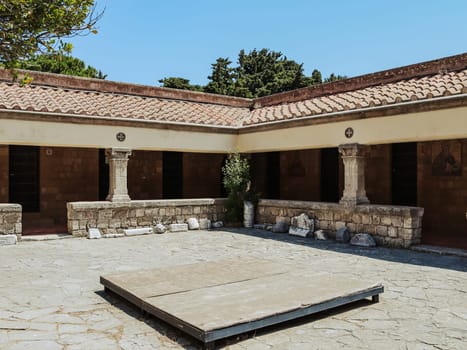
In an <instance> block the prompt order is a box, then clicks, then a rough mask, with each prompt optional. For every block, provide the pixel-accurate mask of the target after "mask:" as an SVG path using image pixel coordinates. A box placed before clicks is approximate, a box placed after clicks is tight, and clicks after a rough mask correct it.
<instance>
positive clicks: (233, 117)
mask: <svg viewBox="0 0 467 350" xmlns="http://www.w3.org/2000/svg"><path fill="white" fill-rule="evenodd" d="M0 106H2V107H3V108H4V109H15V110H24V111H37V112H50V113H52V114H55V113H62V114H69V115H77V116H87V117H96V118H98V117H110V118H123V119H142V120H154V121H166V122H167V121H170V122H180V123H187V124H197V125H213V126H230V127H231V126H233V127H236V126H238V125H240V123H241V121H242V120H243V119H244V118H246V117H247V116H248V113H249V109H248V108H241V107H231V106H222V105H217V104H209V103H201V102H191V101H180V100H167V99H161V98H148V97H141V96H131V95H119V94H112V93H99V92H89V91H82V90H72V89H60V88H53V87H47V86H35V85H30V86H20V85H19V84H13V83H7V82H0Z"/></svg>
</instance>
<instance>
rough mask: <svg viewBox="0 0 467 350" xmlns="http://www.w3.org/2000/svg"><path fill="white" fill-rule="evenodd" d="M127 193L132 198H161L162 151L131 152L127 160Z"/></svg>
mask: <svg viewBox="0 0 467 350" xmlns="http://www.w3.org/2000/svg"><path fill="white" fill-rule="evenodd" d="M128 194H129V196H130V198H131V199H134V200H147V199H162V152H159V151H139V150H135V151H133V152H132V154H131V156H130V159H129V161H128Z"/></svg>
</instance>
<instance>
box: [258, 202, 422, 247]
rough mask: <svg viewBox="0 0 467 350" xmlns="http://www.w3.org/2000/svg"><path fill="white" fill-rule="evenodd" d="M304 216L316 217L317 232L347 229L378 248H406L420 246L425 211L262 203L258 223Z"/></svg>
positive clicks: (378, 206)
mask: <svg viewBox="0 0 467 350" xmlns="http://www.w3.org/2000/svg"><path fill="white" fill-rule="evenodd" d="M301 213H306V214H308V215H309V216H310V217H313V218H314V219H315V220H316V227H317V229H323V230H325V231H328V232H330V233H334V232H335V231H336V230H338V229H339V228H341V227H344V226H346V227H347V228H348V229H349V231H350V232H351V233H369V234H371V235H372V236H373V237H374V239H375V241H376V242H377V243H378V244H379V245H384V246H391V247H405V248H407V247H410V246H411V245H413V244H418V243H420V238H421V232H422V216H423V208H417V207H401V206H388V205H372V204H365V205H357V206H356V207H345V206H342V205H339V204H337V203H322V202H304V201H284V200H260V202H259V205H258V210H257V219H256V221H257V222H258V223H275V221H276V217H278V216H281V217H285V218H286V219H287V218H288V219H291V218H292V217H294V216H297V215H300V214H301Z"/></svg>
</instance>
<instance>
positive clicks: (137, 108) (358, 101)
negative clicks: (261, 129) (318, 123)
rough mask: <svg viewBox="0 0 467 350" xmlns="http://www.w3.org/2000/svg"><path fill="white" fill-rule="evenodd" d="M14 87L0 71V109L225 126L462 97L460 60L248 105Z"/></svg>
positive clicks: (62, 81) (97, 88)
mask: <svg viewBox="0 0 467 350" xmlns="http://www.w3.org/2000/svg"><path fill="white" fill-rule="evenodd" d="M29 74H30V75H31V76H32V77H33V79H34V80H33V83H32V84H31V85H27V86H20V85H19V84H18V83H16V82H12V78H11V73H10V72H8V71H6V70H1V69H0V110H3V111H5V110H7V111H24V112H28V111H29V112H43V113H45V114H47V115H51V116H53V115H60V116H61V117H67V116H71V117H78V118H79V117H88V118H96V119H99V118H106V119H116V120H128V121H139V120H145V121H154V122H162V123H169V124H170V123H177V124H178V123H182V124H188V125H195V126H212V127H225V128H240V127H242V126H243V127H253V126H260V125H264V124H267V123H269V122H282V121H288V120H300V119H301V118H304V117H311V118H313V117H318V116H332V115H334V114H333V113H336V112H341V113H347V112H349V113H351V112H354V111H362V112H364V111H365V110H369V109H370V108H372V107H384V106H388V107H390V106H398V105H404V104H405V105H408V103H410V102H413V101H421V102H423V101H436V100H437V99H439V98H441V97H445V96H451V95H461V94H467V54H461V55H457V56H452V57H447V58H444V59H439V60H435V61H430V62H424V63H419V64H415V65H411V66H406V67H401V68H395V69H391V70H387V71H382V72H378V73H373V74H368V75H364V76H360V77H355V78H350V79H346V80H341V81H336V82H333V83H329V84H322V85H318V86H313V87H309V88H303V89H298V90H294V91H289V92H284V93H280V94H275V95H271V96H266V97H262V98H258V99H256V100H251V99H243V98H237V97H229V96H221V95H213V94H204V93H197V92H191V91H186V90H174V89H164V88H158V87H149V86H142V85H135V84H126V83H116V82H111V81H104V80H97V79H87V78H78V77H69V76H63V75H57V74H49V73H38V72H30V73H29Z"/></svg>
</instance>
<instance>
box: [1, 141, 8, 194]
mask: <svg viewBox="0 0 467 350" xmlns="http://www.w3.org/2000/svg"><path fill="white" fill-rule="evenodd" d="M9 163H10V161H9V147H8V146H5V145H0V203H1V202H4V203H7V202H8V201H9V197H8V196H9V194H8V186H9V185H8V184H9Z"/></svg>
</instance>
